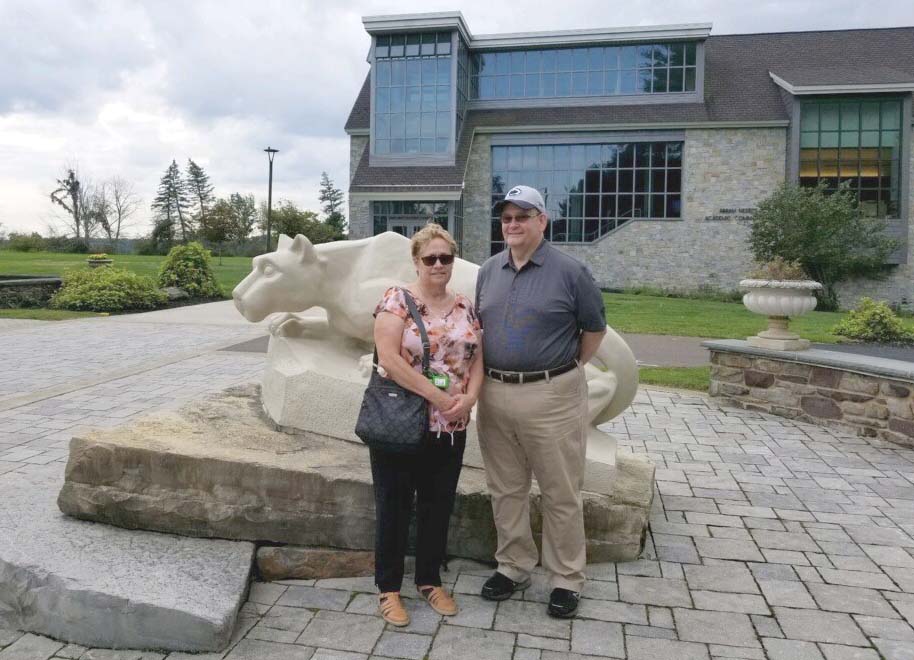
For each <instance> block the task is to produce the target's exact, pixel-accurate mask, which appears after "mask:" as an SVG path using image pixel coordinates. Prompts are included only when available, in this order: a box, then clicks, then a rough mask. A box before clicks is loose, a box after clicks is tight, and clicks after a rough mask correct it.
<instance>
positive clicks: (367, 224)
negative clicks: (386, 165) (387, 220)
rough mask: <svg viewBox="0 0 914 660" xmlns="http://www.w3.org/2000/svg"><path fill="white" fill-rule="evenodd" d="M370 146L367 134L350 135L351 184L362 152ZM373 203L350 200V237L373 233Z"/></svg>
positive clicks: (365, 235) (363, 236)
mask: <svg viewBox="0 0 914 660" xmlns="http://www.w3.org/2000/svg"><path fill="white" fill-rule="evenodd" d="M367 148H368V136H367V135H351V136H350V137H349V184H350V185H352V178H353V177H354V176H355V170H356V168H357V167H358V166H359V161H360V160H362V154H363V153H364V152H365V149H367ZM371 222H372V220H371V204H370V203H369V202H367V201H364V200H357V201H353V200H352V199H350V200H349V238H353V239H355V238H367V237H369V236H371V235H372V233H373V232H372V226H371Z"/></svg>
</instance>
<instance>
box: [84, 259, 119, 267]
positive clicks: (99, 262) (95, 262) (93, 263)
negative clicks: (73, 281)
mask: <svg viewBox="0 0 914 660" xmlns="http://www.w3.org/2000/svg"><path fill="white" fill-rule="evenodd" d="M86 263H87V264H89V268H98V267H99V266H110V265H111V264H113V263H114V259H109V258H107V257H106V258H104V259H92V258H89V259H86Z"/></svg>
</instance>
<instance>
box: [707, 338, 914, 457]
mask: <svg viewBox="0 0 914 660" xmlns="http://www.w3.org/2000/svg"><path fill="white" fill-rule="evenodd" d="M912 392H914V383H912V382H911V380H902V379H896V378H888V377H885V376H881V375H876V374H865V373H856V372H852V371H848V370H845V369H841V368H838V367H833V366H824V365H815V364H804V363H800V362H796V361H792V360H780V359H777V358H774V357H760V356H753V355H745V354H739V353H731V352H726V351H718V350H714V349H713V348H712V349H711V385H710V389H709V393H710V394H711V396H715V397H720V398H722V399H725V400H727V401H728V402H730V403H733V404H735V405H737V406H740V407H741V408H745V409H747V410H756V411H760V412H766V413H772V414H774V415H780V416H781V417H789V418H791V419H797V420H801V421H806V422H812V423H814V424H821V425H824V426H830V427H836V428H841V429H844V430H847V431H851V432H853V433H856V434H858V435H863V436H869V437H879V438H882V439H884V440H889V441H891V442H896V443H898V444H901V445H905V446H907V447H914V397H912Z"/></svg>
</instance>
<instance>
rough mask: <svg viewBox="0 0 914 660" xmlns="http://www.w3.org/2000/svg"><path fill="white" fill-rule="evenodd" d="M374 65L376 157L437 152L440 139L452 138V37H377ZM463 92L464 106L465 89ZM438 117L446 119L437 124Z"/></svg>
mask: <svg viewBox="0 0 914 660" xmlns="http://www.w3.org/2000/svg"><path fill="white" fill-rule="evenodd" d="M374 67H375V69H374V74H373V75H374V76H375V79H374V84H375V96H374V99H373V102H372V111H373V112H374V122H375V134H374V140H375V145H374V149H375V153H384V154H402V153H437V152H441V151H442V149H441V145H440V144H439V143H438V141H437V140H438V139H443V138H450V139H452V140H453V139H455V138H454V136H453V135H452V133H453V130H452V124H453V114H454V112H455V108H454V100H453V95H452V94H451V87H452V81H451V67H452V60H451V33H449V32H428V33H415V34H406V35H403V34H399V35H381V36H378V37H377V38H376V44H375V63H374ZM460 71H461V73H463V74H464V75H465V73H466V67H464V68H462V69H460ZM462 93H463V97H462V98H463V101H464V103H465V99H466V87H465V86H464V87H463V89H462ZM458 96H459V94H458ZM420 113H421V114H420ZM441 114H446V115H448V116H449V120H448V121H447V122H442V121H440V120H438V119H437V117H438V116H439V115H441ZM388 138H389V139H388ZM382 140H383V142H382ZM444 146H445V148H444V149H443V151H448V146H447V142H445V145H444Z"/></svg>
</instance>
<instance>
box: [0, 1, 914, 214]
mask: <svg viewBox="0 0 914 660" xmlns="http://www.w3.org/2000/svg"><path fill="white" fill-rule="evenodd" d="M455 8H460V9H461V10H462V11H463V13H464V15H465V17H466V19H467V22H468V23H469V26H470V29H471V30H472V31H473V32H474V33H480V34H482V33H491V32H517V31H537V30H560V29H572V28H580V27H591V26H620V25H638V24H669V23H694V22H706V21H711V22H713V23H714V31H713V33H714V34H725V33H733V32H764V31H788V30H808V29H834V28H849V27H877V26H893V25H911V24H914V5H912V4H911V3H910V1H909V0H893V1H884V2H880V3H879V11H873V9H872V8H871V7H867V6H864V5H863V4H861V3H857V2H852V1H851V0H840V1H837V0H829V1H826V0H809V1H805V2H801V1H799V0H798V1H791V2H788V1H782V2H774V1H767V2H765V1H762V2H756V3H753V4H751V5H747V4H744V3H737V2H725V1H718V2H711V1H704V2H702V1H698V2H663V1H657V0H652V1H651V2H648V1H647V0H636V1H633V2H629V3H607V2H605V0H600V1H599V2H597V1H591V0H586V1H573V2H562V3H542V2H538V1H536V0H516V1H515V2H512V3H501V4H495V3H491V2H488V1H486V2H483V1H481V0H469V1H467V2H464V3H453V2H437V1H436V2H418V1H412V0H410V1H408V2H398V3H396V4H395V5H391V4H389V3H385V2H380V1H379V0H365V1H355V0H344V1H342V2H326V1H318V0H306V1H301V0H287V1H279V0H274V1H271V2H256V3H255V2H250V1H249V0H232V1H225V0H223V1H215V0H202V1H200V0H196V1H194V2H178V1H177V0H148V1H147V2H136V1H135V2H127V1H117V0H108V1H105V2H101V1H95V2H93V1H82V2H77V1H73V2H59V1H57V2H55V1H53V0H3V2H0V223H3V225H4V229H6V230H10V229H12V230H16V231H26V230H27V231H32V230H38V231H43V230H44V229H45V226H46V224H47V223H48V222H49V221H50V220H52V219H53V217H54V216H55V214H56V211H55V209H54V207H53V206H52V205H51V203H50V201H49V199H48V194H49V193H50V191H51V190H53V189H54V187H55V186H54V181H55V179H56V178H57V177H59V176H60V175H61V174H62V171H63V168H64V166H65V165H67V164H74V163H78V164H79V166H80V168H81V171H82V172H83V173H84V174H86V175H88V176H90V177H91V178H93V179H94V180H101V179H105V178H107V177H109V176H112V175H115V174H118V175H121V176H124V177H125V178H127V179H129V180H131V181H133V182H134V183H135V185H136V188H137V191H138V192H139V194H140V195H141V196H142V197H143V198H144V200H145V204H144V207H143V214H144V216H148V203H149V201H150V200H151V199H152V197H153V196H154V193H155V189H156V186H157V184H158V181H159V179H160V177H161V175H162V173H163V172H164V170H165V168H166V167H167V166H168V164H169V163H170V162H171V160H172V159H173V158H174V159H176V160H177V161H178V163H179V164H181V165H182V167H183V166H184V165H185V164H186V161H187V158H193V159H194V160H195V161H196V162H197V163H199V164H200V165H202V166H203V167H204V168H205V169H206V170H207V172H208V173H209V174H210V177H211V178H212V180H213V182H214V184H215V186H216V193H217V194H219V195H228V194H229V193H232V192H236V191H237V192H245V193H247V192H250V193H254V194H255V195H256V196H257V197H258V199H260V198H265V197H266V179H267V159H266V154H264V153H263V151H262V150H263V148H264V147H266V146H268V145H270V146H273V147H275V148H278V149H280V153H279V154H277V156H276V160H275V170H274V195H273V196H274V199H277V198H286V199H291V200H293V201H295V202H297V203H299V204H302V205H304V206H306V207H309V208H312V209H315V210H316V209H317V208H318V206H319V204H318V201H317V189H318V182H319V180H320V173H321V171H322V170H326V171H327V172H328V173H329V174H330V176H331V178H333V179H334V180H335V181H336V183H337V184H338V185H339V187H341V188H343V189H345V188H346V187H347V179H348V171H349V170H348V159H349V145H348V138H347V136H346V135H345V133H344V132H343V124H344V123H345V121H346V118H347V116H348V114H349V110H350V108H351V106H352V102H353V101H354V99H355V96H356V94H357V93H358V91H359V88H360V86H361V84H362V81H363V80H364V77H365V74H366V72H367V65H366V64H365V55H366V52H367V49H368V44H369V39H368V36H367V35H366V34H365V32H364V30H363V28H362V25H361V17H362V16H364V15H375V14H385V13H409V12H421V11H444V10H452V9H455Z"/></svg>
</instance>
